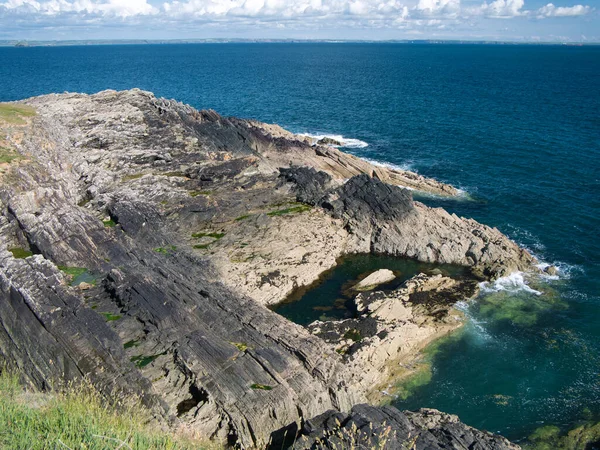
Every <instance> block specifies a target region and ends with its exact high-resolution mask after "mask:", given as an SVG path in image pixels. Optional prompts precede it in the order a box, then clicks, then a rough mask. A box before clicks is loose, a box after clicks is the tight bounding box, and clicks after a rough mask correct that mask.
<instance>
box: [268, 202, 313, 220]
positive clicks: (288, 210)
mask: <svg viewBox="0 0 600 450" xmlns="http://www.w3.org/2000/svg"><path fill="white" fill-rule="evenodd" d="M311 209H312V207H311V206H310V205H298V206H291V207H289V208H285V209H277V210H275V211H271V212H268V213H267V216H270V217H277V216H285V215H286V214H299V213H303V212H306V211H310V210H311Z"/></svg>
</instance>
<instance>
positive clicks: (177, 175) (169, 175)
mask: <svg viewBox="0 0 600 450" xmlns="http://www.w3.org/2000/svg"><path fill="white" fill-rule="evenodd" d="M161 175H163V176H165V177H181V178H187V177H186V176H185V174H184V173H183V172H165V173H163V174H161Z"/></svg>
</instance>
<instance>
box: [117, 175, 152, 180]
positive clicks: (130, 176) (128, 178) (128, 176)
mask: <svg viewBox="0 0 600 450" xmlns="http://www.w3.org/2000/svg"><path fill="white" fill-rule="evenodd" d="M144 175H146V174H145V173H134V174H132V175H125V176H124V177H123V178H121V181H131V180H138V179H140V178H142V177H143V176H144Z"/></svg>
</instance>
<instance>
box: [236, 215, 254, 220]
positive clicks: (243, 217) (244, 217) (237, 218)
mask: <svg viewBox="0 0 600 450" xmlns="http://www.w3.org/2000/svg"><path fill="white" fill-rule="evenodd" d="M250 217H252V216H251V215H250V214H244V215H243V216H240V217H236V219H235V221H236V222H241V221H242V220H246V219H249V218H250Z"/></svg>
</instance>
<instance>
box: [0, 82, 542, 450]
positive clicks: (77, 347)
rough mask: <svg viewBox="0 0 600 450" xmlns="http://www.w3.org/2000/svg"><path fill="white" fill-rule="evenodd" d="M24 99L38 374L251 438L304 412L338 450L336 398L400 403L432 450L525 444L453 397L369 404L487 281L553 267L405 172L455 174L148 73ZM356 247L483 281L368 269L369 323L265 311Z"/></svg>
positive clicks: (8, 174) (19, 231) (15, 315)
mask: <svg viewBox="0 0 600 450" xmlns="http://www.w3.org/2000/svg"><path fill="white" fill-rule="evenodd" d="M15 105H16V106H17V107H18V108H22V109H21V110H20V111H22V114H19V113H18V120H11V121H8V120H1V119H0V129H1V131H2V134H1V135H0V147H2V151H3V152H8V153H10V154H12V155H14V158H12V159H11V160H10V161H9V162H5V163H3V164H2V167H0V168H1V173H0V203H1V213H0V239H1V240H2V245H0V295H1V297H2V299H1V300H0V359H2V360H3V362H5V364H7V365H8V366H10V367H13V368H15V369H16V370H18V372H19V373H20V374H22V377H23V379H24V381H25V382H27V383H28V384H29V385H30V386H32V387H34V388H36V389H40V390H44V389H52V388H55V387H57V386H59V385H60V383H63V382H64V381H65V380H77V379H81V378H82V377H87V378H89V379H90V381H91V382H92V383H93V384H94V385H95V386H96V387H97V388H98V389H99V390H101V391H102V392H103V393H104V394H105V395H106V396H107V397H108V398H110V397H112V396H116V395H117V394H118V395H127V396H137V397H139V398H141V399H142V400H143V402H144V403H145V404H146V405H147V406H148V407H149V408H152V409H153V410H154V411H155V414H156V417H157V418H160V419H161V420H164V421H165V422H167V423H170V424H171V425H172V426H174V427H179V428H183V429H189V430H193V431H194V432H197V433H201V434H202V435H204V436H206V437H209V438H211V439H215V440H218V441H220V442H225V443H228V444H230V445H237V446H239V447H241V448H252V447H257V448H264V447H265V446H267V445H268V444H269V442H270V443H271V444H273V443H274V442H278V440H281V436H282V433H283V432H285V431H289V430H291V429H294V430H295V431H294V434H295V433H296V431H298V430H302V435H303V436H304V437H303V439H304V440H303V441H302V440H299V441H297V442H296V444H294V445H296V447H295V448H330V447H327V445H324V446H321V447H319V445H321V444H317V443H316V442H315V441H314V439H313V437H314V430H315V429H321V428H323V427H325V428H327V429H329V430H330V429H332V425H331V423H333V422H327V421H328V420H329V419H327V417H332V415H336V414H337V416H336V418H337V419H336V420H338V422H340V423H341V424H351V423H355V424H356V426H358V427H359V428H360V427H362V426H364V425H365V423H372V424H374V426H375V428H377V426H381V424H382V423H383V419H382V418H383V417H384V416H385V417H387V418H393V423H394V425H393V426H394V427H395V428H396V433H397V435H398V436H401V438H398V439H402V440H405V441H406V440H407V439H413V440H414V439H416V440H415V443H416V444H415V445H416V447H414V448H419V449H420V448H464V447H465V446H466V445H467V443H469V444H468V445H471V444H474V443H476V444H477V445H479V446H478V447H477V446H475V447H473V448H482V449H487V448H490V449H492V448H493V449H509V448H510V449H512V448H518V447H516V446H514V445H513V444H510V443H508V441H506V440H504V439H503V438H501V437H498V436H493V435H489V434H487V433H483V432H478V431H476V430H473V429H471V428H468V427H466V426H465V425H463V424H460V423H459V422H458V419H455V418H453V416H447V415H443V414H442V413H438V412H432V411H430V410H423V411H421V412H416V413H400V412H399V411H397V410H394V409H393V408H387V409H379V408H374V407H368V406H364V407H360V408H359V407H357V406H356V405H360V404H362V403H365V402H366V401H367V399H368V398H373V397H372V394H373V391H374V387H376V388H375V391H376V390H377V389H379V388H380V387H381V386H383V385H385V384H386V383H387V382H388V381H389V378H390V377H391V376H393V372H394V370H393V367H394V365H395V364H396V363H397V362H398V361H402V360H406V359H408V358H410V357H411V356H414V355H415V354H416V353H417V352H418V351H419V350H420V349H422V348H423V346H424V345H426V344H427V343H428V342H431V341H432V340H433V339H435V338H437V337H439V336H442V335H444V334H446V333H448V332H450V331H451V330H453V329H456V328H457V327H458V326H460V324H461V318H460V316H459V315H458V314H457V313H456V311H455V310H454V309H453V305H454V303H456V302H457V301H459V300H464V299H465V298H470V297H472V296H474V295H475V294H476V291H477V283H476V280H491V279H495V278H498V277H501V276H505V275H508V274H510V273H511V272H513V271H516V270H521V271H529V270H536V268H535V265H534V264H535V263H536V261H535V259H534V258H533V257H532V256H531V255H530V254H529V253H528V252H527V251H525V250H524V249H521V248H519V247H518V246H517V245H516V244H515V243H514V242H512V241H511V240H509V239H508V238H507V237H506V236H504V235H503V234H502V233H500V232H499V231H498V230H496V229H493V228H490V227H487V226H485V225H482V224H479V223H477V222H476V221H474V220H472V219H465V218H461V217H457V216H456V215H452V214H448V213H447V212H446V211H444V210H443V209H441V208H429V207H427V206H425V205H424V204H422V203H419V202H417V201H415V200H414V199H413V197H412V193H411V191H410V190H408V189H405V188H410V189H414V190H420V191H423V192H427V193H431V194H436V195H449V196H452V195H456V194H457V191H456V189H455V188H453V187H452V186H449V185H446V184H443V183H439V182H437V181H435V180H430V179H427V178H424V177H422V176H420V175H417V174H414V173H411V172H407V171H399V170H392V169H386V168H382V167H378V166H373V165H372V164H369V163H368V162H366V161H363V160H360V159H359V158H356V157H354V156H352V155H348V154H346V153H343V152H342V151H340V150H338V149H337V148H335V147H333V146H331V143H329V142H323V143H321V144H318V143H317V144H314V145H313V143H312V142H310V141H308V140H306V139H305V138H302V137H300V136H297V135H293V134H292V133H289V132H287V131H286V130H284V129H283V128H281V127H279V126H276V125H267V124H262V123H260V122H256V121H251V120H243V119H236V118H225V117H222V116H220V115H219V114H217V113H216V112H214V111H197V110H195V109H193V108H191V107H190V106H187V105H184V104H182V103H178V102H176V101H172V100H165V99H159V98H156V97H155V96H154V95H152V94H151V93H148V92H144V91H140V90H136V89H134V90H130V91H123V92H116V91H104V92H100V93H98V94H95V95H84V94H59V95H57V94H53V95H46V96H42V97H36V98H31V99H28V100H25V101H23V102H19V103H17V104H15ZM24 111H26V112H27V113H25V112H24ZM353 253H381V254H388V255H392V256H402V257H409V258H414V259H416V260H419V261H423V262H432V263H450V264H457V265H462V266H467V267H469V268H470V269H471V273H472V275H473V276H472V278H469V279H461V280H456V279H452V278H449V277H445V276H442V275H439V274H427V275H426V274H421V275H417V276H416V277H414V278H412V279H411V280H409V281H407V282H406V283H405V284H404V285H402V286H401V287H399V288H398V289H396V290H394V291H392V292H388V291H378V290H377V288H376V287H375V286H370V287H369V288H373V289H371V290H366V291H365V292H362V293H360V294H358V295H357V297H356V300H355V304H356V307H357V311H358V315H357V317H356V318H354V319H349V320H347V321H340V322H329V323H323V322H321V323H313V324H311V325H310V326H308V327H306V328H305V327H302V326H300V325H296V324H294V323H291V322H290V321H288V320H287V319H285V318H283V317H281V316H279V315H278V314H276V313H274V312H273V311H271V310H270V309H269V308H267V306H270V305H274V304H277V303H279V302H281V301H282V300H284V299H285V298H286V297H287V296H288V295H289V293H290V292H292V291H293V290H294V289H296V288H298V287H299V286H305V285H308V284H310V283H311V282H313V281H315V280H316V279H317V278H318V277H319V275H320V274H322V273H323V272H324V271H325V270H327V269H330V268H331V267H333V266H334V265H335V264H336V260H337V259H338V258H340V257H341V256H343V255H348V254H353ZM356 408H358V409H356ZM361 408H362V409H361ZM332 411H337V412H332ZM324 414H325V416H324ZM359 416H360V420H359V419H357V417H359ZM315 417H318V418H319V419H318V420H317V419H315V420H316V422H315V421H313V422H310V420H309V419H311V418H315ZM386 420H387V419H386ZM316 423H318V425H315V424H316ZM327 423H329V425H327ZM307 424H308V425H307ZM310 424H312V425H310ZM343 426H345V425H343ZM349 426H351V425H349ZM307 427H308V428H307ZM310 427H313V428H310ZM319 427H321V428H319ZM467 429H468V430H469V431H468V433H467V434H466V436H467V437H466V438H465V431H464V430H467ZM311 430H312V431H311ZM432 430H446V431H448V430H453V431H452V432H447V433H446V432H442V431H439V432H434V431H432ZM461 430H462V431H461ZM461 432H462V434H461ZM405 435H406V436H405ZM409 435H410V436H409ZM442 435H443V436H442ZM311 439H312V440H311ZM373 439H377V436H375V435H374V436H371V437H369V441H368V442H374V441H373ZM461 439H462V440H461ZM465 439H466V440H465ZM301 442H304V444H301ZM389 442H400V441H389ZM390 445H391V444H390ZM434 445H437V447H435V446H434ZM461 445H462V447H461ZM331 448H333V447H331ZM382 448H398V447H382Z"/></svg>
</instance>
